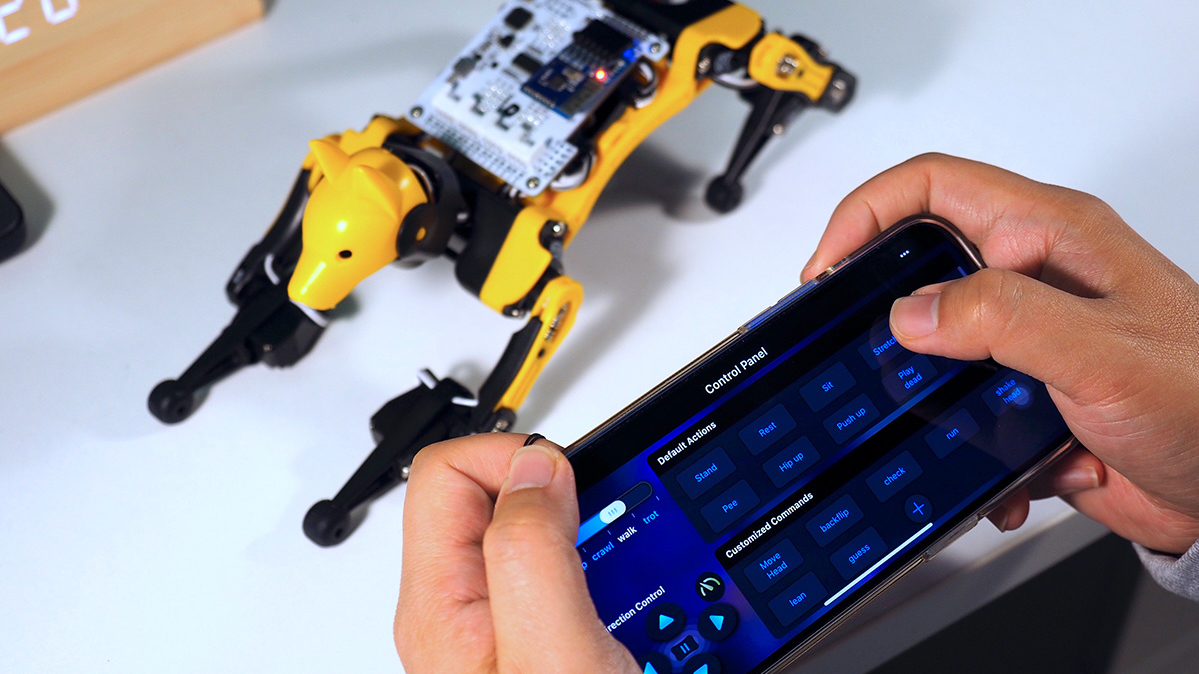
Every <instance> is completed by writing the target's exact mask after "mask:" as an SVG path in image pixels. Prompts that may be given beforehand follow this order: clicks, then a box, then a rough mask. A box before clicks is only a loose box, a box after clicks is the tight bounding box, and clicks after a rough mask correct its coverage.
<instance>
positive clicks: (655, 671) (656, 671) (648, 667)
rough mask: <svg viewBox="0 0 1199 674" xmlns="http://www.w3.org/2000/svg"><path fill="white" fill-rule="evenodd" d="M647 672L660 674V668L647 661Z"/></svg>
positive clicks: (646, 673)
mask: <svg viewBox="0 0 1199 674" xmlns="http://www.w3.org/2000/svg"><path fill="white" fill-rule="evenodd" d="M645 674H658V670H657V669H655V668H654V663H652V662H647V663H645Z"/></svg>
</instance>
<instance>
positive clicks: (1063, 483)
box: [1053, 467, 1099, 495]
mask: <svg viewBox="0 0 1199 674" xmlns="http://www.w3.org/2000/svg"><path fill="white" fill-rule="evenodd" d="M1098 486H1099V473H1098V472H1096V471H1095V469H1094V468H1089V467H1083V468H1071V469H1070V470H1067V471H1066V472H1064V473H1061V474H1059V475H1056V476H1054V478H1053V488H1054V490H1055V491H1057V493H1058V494H1061V495H1064V494H1074V493H1076V492H1080V491H1086V490H1087V489H1095V488H1097V487H1098Z"/></svg>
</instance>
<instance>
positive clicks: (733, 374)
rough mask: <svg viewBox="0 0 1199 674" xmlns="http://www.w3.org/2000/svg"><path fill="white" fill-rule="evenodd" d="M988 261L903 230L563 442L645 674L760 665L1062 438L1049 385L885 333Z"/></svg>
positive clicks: (735, 673)
mask: <svg viewBox="0 0 1199 674" xmlns="http://www.w3.org/2000/svg"><path fill="white" fill-rule="evenodd" d="M977 269H978V265H977V263H976V262H974V260H973V258H972V257H971V256H970V254H969V253H968V252H967V251H966V250H965V249H964V248H963V247H962V245H961V244H960V243H959V242H958V241H957V240H956V238H955V237H954V236H953V235H952V233H951V232H949V231H948V230H947V229H946V228H944V227H942V226H940V225H937V224H933V223H929V222H927V221H925V222H918V223H915V224H910V225H907V226H904V227H901V228H896V229H895V230H893V231H892V232H891V233H890V234H889V235H888V236H887V237H886V238H884V239H882V240H881V241H880V242H879V243H877V244H876V245H875V246H874V247H873V248H871V249H869V250H868V251H867V252H865V253H863V254H862V255H860V256H858V257H855V258H853V259H852V260H850V261H849V262H847V263H846V264H845V265H844V266H843V267H841V268H840V269H838V271H837V272H836V273H835V274H833V275H831V276H829V277H828V278H827V279H824V280H822V281H821V282H819V283H818V284H816V285H815V286H808V287H801V288H800V289H799V290H797V291H796V292H795V293H792V295H790V296H788V297H786V298H784V299H783V300H781V301H780V302H779V303H778V304H776V305H775V306H774V307H772V308H771V309H770V310H768V311H767V312H764V313H763V314H761V315H759V316H758V317H757V318H755V319H754V320H752V321H750V323H748V324H747V325H746V326H745V329H744V330H742V331H739V334H737V335H735V336H734V337H732V338H730V339H729V340H726V342H724V343H723V344H722V345H721V346H719V347H718V348H716V349H714V350H713V351H712V352H710V353H709V354H708V355H706V356H704V357H703V358H701V359H700V360H699V361H697V362H696V363H693V364H692V365H691V366H689V367H688V368H686V369H684V371H683V372H681V373H680V374H678V375H676V376H675V377H674V378H673V379H671V380H669V381H668V383H667V384H666V385H664V386H663V387H659V388H658V389H655V391H654V392H652V393H651V394H650V395H648V396H647V397H646V398H643V399H642V400H641V401H639V402H638V403H635V404H634V405H633V406H632V407H630V409H629V410H626V411H625V412H624V413H622V414H621V415H618V416H617V417H616V418H614V419H613V420H612V421H610V422H608V423H607V424H605V425H604V426H602V427H601V428H600V429H598V430H597V431H595V432H593V433H592V434H590V435H589V436H587V437H586V438H584V439H583V440H582V441H580V442H579V443H577V444H576V445H575V446H574V447H572V448H570V450H569V451H570V455H571V461H572V463H573V464H574V466H575V471H576V477H577V480H578V486H579V506H580V512H581V518H582V521H581V525H580V528H579V538H578V543H577V549H578V552H579V555H580V556H581V558H582V561H583V566H584V573H585V575H586V577H587V582H588V585H589V588H590V590H591V594H592V597H593V599H594V600H595V605H596V608H597V610H598V612H599V616H600V619H601V620H602V621H603V623H604V624H605V625H606V626H607V629H608V630H609V631H610V632H611V633H612V634H613V635H614V636H616V637H617V639H619V640H620V641H621V642H622V643H624V644H625V645H626V646H627V647H628V648H629V649H630V650H631V651H632V653H633V655H634V656H635V657H637V658H638V661H639V663H641V665H642V667H643V669H644V671H646V672H656V673H657V674H668V673H671V672H683V673H686V674H692V673H698V674H744V673H748V672H762V671H765V670H767V669H769V668H770V667H771V665H773V664H776V663H779V662H781V661H783V660H784V659H785V658H786V656H787V655H788V654H789V653H790V652H792V651H794V650H795V649H796V648H798V647H800V646H801V645H802V644H804V642H805V640H806V639H808V638H809V637H811V636H812V635H814V634H815V633H816V632H818V631H819V630H820V629H821V628H822V627H823V626H825V625H827V624H828V623H829V622H831V621H832V620H835V619H836V618H837V617H838V616H839V615H840V614H841V613H842V612H844V611H846V610H848V609H849V608H850V607H851V606H852V605H853V603H854V602H855V601H857V600H859V599H861V598H863V597H865V596H866V595H868V594H869V593H870V592H871V591H872V590H873V589H874V588H876V587H879V586H880V585H881V584H882V583H884V582H886V580H888V578H889V577H892V576H894V575H895V574H897V573H899V572H901V571H902V570H903V569H905V568H908V567H909V566H910V565H911V564H912V562H913V561H914V560H917V559H919V558H920V556H921V555H922V554H924V553H925V551H927V550H929V549H930V547H931V546H933V545H935V544H936V543H937V542H938V540H939V539H943V538H946V537H947V536H948V535H949V534H950V533H951V532H953V530H954V529H955V527H958V526H959V525H961V524H962V523H964V522H970V523H973V522H974V521H975V519H974V517H975V516H976V513H977V511H978V509H979V508H981V507H982V506H983V505H984V504H986V503H987V502H988V501H989V500H991V499H993V498H994V497H995V496H996V495H998V494H999V493H1001V492H1002V491H1003V490H1004V489H1005V488H1006V487H1008V486H1010V485H1011V484H1012V483H1013V482H1014V481H1016V480H1017V479H1018V478H1020V477H1021V476H1022V475H1023V474H1024V473H1025V472H1027V471H1028V470H1029V469H1030V468H1032V467H1033V466H1035V465H1036V464H1037V463H1038V462H1040V461H1041V460H1042V459H1044V458H1045V457H1047V456H1049V455H1050V454H1052V453H1053V452H1054V451H1055V450H1058V449H1059V448H1060V447H1062V446H1063V445H1064V444H1065V443H1066V442H1068V441H1069V439H1070V435H1069V431H1068V429H1067V427H1066V425H1065V423H1064V422H1063V420H1062V418H1061V416H1060V415H1059V414H1058V412H1057V409H1056V408H1055V407H1054V405H1053V402H1052V401H1051V400H1050V398H1049V396H1048V392H1047V391H1046V389H1045V387H1044V386H1043V385H1042V384H1040V383H1039V382H1037V381H1035V380H1033V379H1032V378H1030V377H1027V376H1025V375H1023V374H1021V373H1019V372H1016V371H1013V370H1011V369H1008V368H1004V367H1001V366H999V365H997V364H996V363H994V362H993V361H978V362H965V361H955V360H950V359H946V358H939V357H935V356H928V355H921V354H917V353H914V352H911V351H908V350H906V349H904V348H903V347H902V346H900V345H899V343H898V342H897V341H896V340H895V338H894V337H893V336H892V335H891V333H890V329H889V327H888V315H889V311H890V308H891V304H892V303H893V302H894V300H895V299H896V298H898V297H901V296H904V295H908V294H910V293H911V292H912V291H914V290H916V289H917V288H920V287H922V286H925V285H928V284H930V283H936V282H939V281H946V280H950V279H954V278H960V277H963V276H966V275H967V274H969V273H971V272H973V271H976V270H977Z"/></svg>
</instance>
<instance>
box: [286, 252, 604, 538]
mask: <svg viewBox="0 0 1199 674" xmlns="http://www.w3.org/2000/svg"><path fill="white" fill-rule="evenodd" d="M538 286H539V287H540V288H541V291H540V293H539V294H538V295H537V300H536V302H535V303H534V305H533V308H532V310H531V312H530V318H529V321H528V323H526V324H525V327H523V328H521V329H520V330H519V331H517V332H516V333H515V334H513V335H512V337H511V339H509V341H508V346H507V348H505V349H504V353H503V355H502V356H501V357H500V360H499V362H498V363H497V364H496V366H495V368H494V369H493V370H492V372H491V374H490V375H489V376H488V377H487V380H486V381H485V382H484V383H483V385H482V387H480V388H479V395H478V396H474V395H472V394H471V392H470V390H469V389H467V388H466V387H464V386H462V385H461V384H459V383H458V382H456V381H454V380H453V379H449V378H445V379H440V380H438V379H437V378H436V377H434V376H433V374H432V373H430V372H429V371H428V370H425V371H423V372H422V373H421V376H420V379H421V385H420V386H417V387H416V388H414V389H412V390H411V391H408V392H407V393H404V394H402V395H400V396H399V397H397V398H395V399H393V400H391V401H389V402H388V403H387V404H386V405H384V406H383V407H382V408H380V409H379V411H378V412H376V413H375V415H374V416H373V417H371V431H372V433H373V435H374V438H375V441H376V442H377V443H378V444H377V446H376V447H375V449H374V451H373V452H371V454H370V456H368V457H367V459H366V461H364V462H363V463H362V465H361V466H360V467H359V468H358V470H357V471H355V473H354V475H353V476H352V477H351V478H350V479H349V481H347V482H346V484H345V486H344V487H342V489H341V491H339V492H337V495H336V496H334V497H333V498H332V499H331V500H326V501H320V502H319V503H317V504H315V505H313V506H312V508H311V509H309V511H308V514H307V515H306V516H305V517H304V534H305V535H306V536H308V538H309V539H310V540H312V542H313V543H316V544H317V545H321V546H331V545H337V544H338V543H341V542H342V541H344V540H345V539H346V538H347V537H349V535H350V534H351V533H353V531H354V529H355V528H356V527H357V525H358V524H359V523H361V521H362V519H363V518H364V516H365V511H364V510H361V509H360V508H361V506H363V505H365V504H366V503H368V502H369V501H371V500H373V499H375V498H377V497H378V496H380V495H381V494H383V493H384V492H386V491H388V490H390V489H391V488H392V487H394V486H396V485H397V484H399V483H400V482H402V481H404V480H406V479H408V469H409V467H410V466H411V465H412V460H413V458H414V457H415V456H416V454H417V452H419V451H420V450H421V449H423V448H425V447H427V446H428V445H430V444H433V443H435V442H440V441H441V440H447V439H449V438H455V437H461V436H464V435H470V434H474V433H486V432H490V431H505V430H508V429H510V428H511V427H512V424H513V423H515V421H516V410H517V409H519V407H520V405H521V404H522V403H523V402H524V399H525V396H526V395H527V394H528V392H529V389H531V388H532V386H533V383H534V382H535V381H536V380H537V377H538V376H539V375H540V374H541V370H542V369H543V368H544V367H545V364H546V362H548V361H549V359H550V357H551V356H552V355H553V354H554V351H556V350H557V348H558V345H559V344H561V343H562V340H563V338H565V337H566V334H567V333H568V332H569V331H570V328H571V326H572V325H573V324H574V319H575V315H576V313H577V311H578V308H579V304H580V303H581V302H582V301H583V288H582V286H580V285H579V284H578V282H576V281H575V280H574V279H571V278H569V277H566V276H559V275H557V273H556V272H554V271H552V270H548V271H547V272H546V274H545V277H543V283H541V284H538Z"/></svg>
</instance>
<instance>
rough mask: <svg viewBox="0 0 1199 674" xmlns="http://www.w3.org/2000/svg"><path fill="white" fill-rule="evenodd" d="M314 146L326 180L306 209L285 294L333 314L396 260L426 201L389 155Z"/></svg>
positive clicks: (329, 145)
mask: <svg viewBox="0 0 1199 674" xmlns="http://www.w3.org/2000/svg"><path fill="white" fill-rule="evenodd" d="M309 147H311V148H312V153H313V155H314V157H315V159H316V164H317V167H319V169H320V171H321V173H322V174H323V177H322V178H321V180H320V181H319V182H318V183H317V184H316V187H315V188H314V189H313V190H312V196H311V197H309V199H308V205H307V207H306V208H305V209H304V222H303V244H304V247H303V252H301V253H300V259H299V261H298V262H297V263H296V270H295V272H294V273H293V274H292V277H291V283H289V284H288V286H287V294H288V295H289V296H290V297H291V299H293V300H295V301H296V302H301V303H303V304H306V305H308V306H310V307H312V308H313V309H322V310H323V309H332V308H333V307H335V306H337V303H338V302H341V301H342V300H343V299H345V297H346V295H349V294H350V291H351V290H353V289H354V287H355V286H357V285H358V284H359V283H361V282H362V280H363V279H365V278H366V277H368V276H370V275H371V274H373V273H375V272H377V271H379V270H380V269H382V268H383V267H385V266H387V265H388V264H389V263H391V262H394V261H395V259H396V257H397V251H396V239H397V237H398V236H399V233H400V226H401V225H402V224H403V222H404V216H406V215H407V214H408V213H409V212H410V211H411V210H412V209H413V208H415V207H416V206H419V205H420V204H423V203H425V202H426V201H428V197H427V196H426V195H425V191H424V188H423V187H422V186H421V183H420V180H419V179H418V178H417V177H416V174H415V173H413V172H412V169H410V168H408V166H407V165H406V164H404V162H402V161H400V160H399V159H398V158H397V157H396V156H395V155H393V154H392V153H390V152H388V151H387V150H384V149H382V148H367V149H364V150H359V151H358V152H355V153H354V154H353V155H348V154H346V153H345V152H344V151H342V149H341V148H340V147H338V146H337V145H336V144H334V143H332V142H329V141H327V140H314V141H312V142H311V143H310V144H309Z"/></svg>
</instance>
